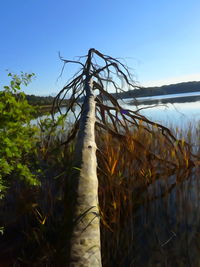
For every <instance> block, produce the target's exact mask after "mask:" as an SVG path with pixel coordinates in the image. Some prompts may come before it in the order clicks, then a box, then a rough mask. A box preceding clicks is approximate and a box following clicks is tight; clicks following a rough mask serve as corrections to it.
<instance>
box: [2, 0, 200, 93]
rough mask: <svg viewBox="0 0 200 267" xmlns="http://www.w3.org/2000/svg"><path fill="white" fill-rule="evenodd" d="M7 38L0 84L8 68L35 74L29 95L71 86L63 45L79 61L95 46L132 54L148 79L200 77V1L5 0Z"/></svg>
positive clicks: (107, 51) (134, 65)
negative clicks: (63, 70)
mask: <svg viewBox="0 0 200 267" xmlns="http://www.w3.org/2000/svg"><path fill="white" fill-rule="evenodd" d="M0 36H1V42H0V83H1V84H5V83H6V81H7V80H6V71H5V70H6V69H8V70H9V71H12V72H14V73H19V72H20V71H24V72H35V73H36V76H37V78H36V79H35V81H34V82H33V83H32V84H31V85H30V86H29V87H28V89H26V90H25V92H26V93H29V94H37V95H49V94H52V93H56V92H58V90H59V89H61V87H62V86H63V85H64V84H65V82H66V81H67V79H68V75H67V71H66V72H65V73H64V76H63V77H62V78H61V79H60V80H59V81H58V82H57V78H58V76H59V74H60V70H61V68H62V63H61V61H60V60H59V58H58V52H59V51H60V53H61V55H62V56H63V57H64V58H66V59H72V58H73V57H74V56H79V55H84V54H86V53H87V50H88V49H89V48H91V47H94V48H96V49H98V50H100V51H101V52H103V53H105V54H109V55H111V56H113V57H122V58H125V59H126V60H127V63H128V65H129V66H130V67H132V68H133V69H134V74H135V76H136V79H137V80H138V81H139V82H140V84H141V85H153V84H155V85H158V84H165V83H172V82H179V81H187V80H200V1H199V0H168V1H167V0H123V1H122V0H98V1H97V0H85V1H83V0H10V1H1V3H0ZM69 74H70V73H69Z"/></svg>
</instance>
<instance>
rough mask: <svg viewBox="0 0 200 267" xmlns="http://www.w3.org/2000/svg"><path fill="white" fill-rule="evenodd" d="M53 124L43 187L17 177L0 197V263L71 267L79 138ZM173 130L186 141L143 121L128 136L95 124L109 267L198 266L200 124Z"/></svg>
mask: <svg viewBox="0 0 200 267" xmlns="http://www.w3.org/2000/svg"><path fill="white" fill-rule="evenodd" d="M47 124H48V122H46V124H44V125H43V130H42V131H41V135H40V141H39V142H38V147H37V155H36V159H37V160H36V163H35V164H36V165H37V168H39V167H40V169H41V172H40V177H39V179H40V180H41V186H40V187H30V186H29V187H27V186H26V185H25V184H23V183H22V182H20V183H18V184H16V183H15V184H12V186H11V187H10V189H9V191H8V192H7V194H6V197H5V199H3V200H2V201H1V204H0V205H1V212H0V215H1V216H0V218H1V225H2V226H4V234H3V235H1V240H0V241H1V242H0V251H1V253H0V254H1V255H0V259H1V260H0V263H1V266H67V264H66V260H65V254H66V253H65V249H66V247H65V236H63V233H64V223H63V221H64V204H65V203H64V195H65V194H66V192H65V190H66V181H67V179H68V177H69V174H70V171H71V170H72V168H73V166H72V157H73V152H74V142H72V143H70V144H65V143H64V142H63V140H64V137H63V140H61V139H60V136H61V135H62V130H63V134H65V130H64V129H62V127H61V128H59V131H58V132H59V134H58V132H57V130H55V131H53V130H51V131H50V132H49V126H48V125H47ZM45 125H46V126H45ZM45 127H46V128H45ZM174 133H175V134H177V136H178V137H179V138H180V141H179V142H178V141H177V142H175V143H174V144H173V145H172V144H171V143H170V142H168V141H167V140H166V138H165V137H164V136H163V134H162V133H161V132H160V131H158V129H157V127H156V125H155V126H153V131H151V132H148V131H146V130H145V129H144V127H143V125H142V122H141V124H140V125H139V127H135V128H132V129H131V130H130V131H129V133H127V134H126V135H125V136H124V137H123V138H121V137H117V136H116V137H113V136H112V135H111V134H108V133H107V132H106V131H103V130H99V131H97V134H96V140H97V147H98V150H97V159H98V179H99V209H100V219H101V244H102V248H101V249H102V262H103V266H106V267H111V266H199V264H200V263H199V257H198V253H199V248H200V243H199V240H200V239H199V238H200V223H199V220H200V218H199V217H200V216H199V214H200V211H199V209H200V203H199V201H200V199H199V189H200V187H199V186H200V182H199V166H198V165H199V161H198V156H199V146H198V143H197V140H199V138H200V135H199V128H198V127H193V128H192V127H191V126H190V127H188V129H187V131H186V132H183V131H180V130H177V129H175V130H174ZM58 136H59V137H58ZM184 138H185V139H184ZM186 140H187V143H186ZM61 143H63V145H61ZM193 153H195V154H196V156H194V155H193ZM2 264H3V265H2ZM6 264H7V265H6ZM9 264H10V265H9Z"/></svg>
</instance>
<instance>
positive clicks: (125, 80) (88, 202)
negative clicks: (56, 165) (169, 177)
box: [53, 49, 192, 267]
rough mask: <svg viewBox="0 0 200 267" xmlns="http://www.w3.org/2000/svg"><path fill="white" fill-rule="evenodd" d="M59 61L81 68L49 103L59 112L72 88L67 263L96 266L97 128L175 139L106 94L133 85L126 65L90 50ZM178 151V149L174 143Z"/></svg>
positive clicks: (98, 256)
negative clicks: (142, 131)
mask: <svg viewBox="0 0 200 267" xmlns="http://www.w3.org/2000/svg"><path fill="white" fill-rule="evenodd" d="M85 59H86V60H85ZM62 60H63V61H64V64H66V63H76V64H79V65H80V66H81V69H80V71H79V72H78V73H77V74H76V75H75V76H74V77H73V78H72V80H71V81H69V82H68V84H67V85H66V86H65V87H64V88H63V89H62V90H61V91H60V92H59V94H58V95H57V96H56V98H55V100H54V105H53V112H54V111H55V110H56V109H58V110H59V111H60V112H61V109H60V106H61V104H62V101H63V100H64V99H65V98H66V95H67V94H68V93H69V92H71V97H70V99H69V106H68V108H67V111H66V114H68V113H69V112H73V113H74V116H75V123H74V126H73V128H72V130H71V132H70V133H69V135H68V138H67V140H66V142H65V144H67V143H69V142H70V141H72V140H73V139H74V138H75V140H76V146H75V153H74V162H73V167H74V168H73V170H72V174H71V177H70V179H69V181H68V186H67V187H68V190H67V193H66V224H65V225H66V229H67V233H66V238H67V240H68V259H69V266H77V267H78V266H101V254H100V251H101V249H100V229H99V228H100V226H99V225H100V216H99V210H98V179H97V171H96V169H97V160H96V143H95V129H102V130H103V131H107V132H109V133H111V134H112V135H113V136H115V137H117V138H119V139H120V138H123V137H124V134H125V133H127V132H130V131H131V130H130V129H131V127H136V128H137V127H143V128H144V129H145V130H146V131H148V132H151V131H153V130H152V129H153V127H156V130H157V131H161V132H162V134H163V135H164V136H165V137H166V140H167V142H169V144H171V145H172V146H173V145H174V142H177V140H176V138H175V137H174V136H173V134H172V133H171V132H170V131H169V129H168V128H166V127H164V126H162V125H160V124H158V123H154V122H152V121H150V120H148V119H147V118H146V117H144V116H142V115H141V114H140V113H139V110H136V111H132V110H129V109H126V110H124V109H123V108H122V107H121V106H120V104H119V103H118V101H117V100H116V99H115V98H114V97H113V96H112V95H111V94H110V93H109V92H108V89H111V88H114V89H115V91H116V92H117V93H118V92H120V91H123V90H125V89H129V88H132V89H136V88H137V86H136V85H135V84H134V82H133V79H132V77H131V75H130V73H129V70H128V68H127V67H126V65H125V64H123V63H121V62H120V61H119V60H118V59H115V58H112V57H110V56H106V55H103V54H102V53H100V52H99V51H97V50H95V49H90V50H89V51H88V54H87V55H86V56H84V57H80V58H79V59H78V60H77V61H73V60H64V59H62ZM83 60H85V62H84V63H83ZM99 62H100V63H99ZM95 91H96V92H97V93H96V95H95ZM106 101H109V102H106ZM75 105H78V106H79V107H80V112H79V114H76V113H75V112H74V106H75ZM141 122H142V124H141ZM149 153H150V155H151V156H152V157H156V155H154V154H153V153H152V152H149ZM177 153H182V148H181V146H179V145H178V146H177ZM166 164H171V163H170V162H166ZM191 164H192V163H191Z"/></svg>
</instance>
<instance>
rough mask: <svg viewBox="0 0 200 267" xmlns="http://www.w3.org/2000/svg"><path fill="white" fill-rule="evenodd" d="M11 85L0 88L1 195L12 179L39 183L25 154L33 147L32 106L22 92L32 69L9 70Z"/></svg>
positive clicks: (32, 150)
mask: <svg viewBox="0 0 200 267" xmlns="http://www.w3.org/2000/svg"><path fill="white" fill-rule="evenodd" d="M8 76H9V77H10V78H11V81H10V85H9V86H4V88H3V90H2V91H0V197H2V196H3V194H4V192H5V190H6V188H7V187H8V186H9V184H10V182H11V181H12V180H13V179H21V180H24V181H25V182H28V183H29V184H31V185H36V184H38V183H39V182H38V180H37V179H36V176H35V175H34V174H33V173H32V171H31V166H30V165H31V164H30V160H28V158H29V157H30V155H31V153H32V154H33V153H34V150H35V148H36V146H35V142H36V138H35V136H36V135H35V133H36V129H35V128H34V127H32V126H31V125H30V121H31V119H32V118H33V113H34V109H33V107H32V106H30V105H29V104H28V102H27V100H26V99H25V94H24V93H23V92H21V91H20V90H21V85H25V86H27V85H28V84H29V82H30V81H31V79H32V78H33V77H34V73H32V74H27V73H23V72H22V73H21V74H20V75H16V74H12V73H9V74H8Z"/></svg>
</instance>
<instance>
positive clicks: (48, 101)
mask: <svg viewBox="0 0 200 267" xmlns="http://www.w3.org/2000/svg"><path fill="white" fill-rule="evenodd" d="M189 92H200V82H184V83H177V84H170V85H164V86H160V87H141V88H140V89H135V90H130V91H126V92H122V93H119V94H115V93H113V94H112V95H113V96H114V97H115V98H134V97H145V96H155V95H166V94H180V93H189ZM26 98H27V100H28V102H29V104H31V105H39V106H43V105H52V103H53V99H54V97H53V96H35V95H26ZM67 101H68V100H67V99H66V100H64V101H63V102H62V104H64V105H65V104H67Z"/></svg>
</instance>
